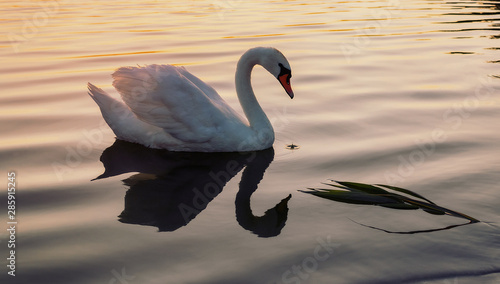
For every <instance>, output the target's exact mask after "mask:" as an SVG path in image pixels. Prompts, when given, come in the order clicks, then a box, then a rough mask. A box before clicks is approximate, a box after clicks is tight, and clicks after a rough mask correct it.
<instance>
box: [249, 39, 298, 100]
mask: <svg viewBox="0 0 500 284" xmlns="http://www.w3.org/2000/svg"><path fill="white" fill-rule="evenodd" d="M255 49H256V50H257V51H258V53H259V55H260V56H259V57H260V58H259V59H260V60H259V64H260V65H262V67H264V68H265V69H266V70H267V71H269V73H271V74H273V75H274V77H276V78H277V79H278V81H279V82H280V83H281V85H282V86H283V88H284V89H285V91H286V93H287V94H288V95H289V96H290V98H292V99H293V91H292V87H291V85H290V78H292V69H291V68H290V63H288V60H286V58H285V56H284V55H283V54H282V53H281V52H280V51H279V50H277V49H275V48H272V47H257V48H255Z"/></svg>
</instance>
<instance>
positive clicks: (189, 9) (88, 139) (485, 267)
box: [0, 0, 500, 284]
mask: <svg viewBox="0 0 500 284" xmlns="http://www.w3.org/2000/svg"><path fill="white" fill-rule="evenodd" d="M0 10H1V11H2V13H1V15H2V16H1V17H0V19H1V22H0V30H1V34H2V38H1V41H0V57H1V58H2V59H1V60H2V64H1V65H0V73H1V79H0V85H1V86H2V93H1V94H0V121H1V123H0V125H1V133H2V135H1V138H0V141H1V143H0V169H1V171H2V172H3V175H4V189H3V190H2V191H1V195H0V196H1V198H0V199H1V200H0V202H1V204H2V206H1V207H0V208H1V210H2V212H1V215H2V223H3V227H4V230H3V231H2V232H1V234H0V253H1V257H0V259H2V261H1V262H0V263H1V264H2V267H3V268H2V273H1V275H0V281H1V283H51V284H54V283H73V284H76V283H82V284H83V283H116V284H118V283H122V284H125V283H130V284H133V283H141V284H143V283H367V284H368V283H435V284H444V283H453V284H457V283H460V284H462V283H499V282H500V226H499V222H500V207H499V206H498V205H499V204H500V155H498V153H499V152H500V142H499V141H500V123H499V120H500V92H499V90H500V69H499V66H500V65H499V63H500V53H499V49H500V41H499V40H500V1H498V0H494V1H482V2H481V1H421V0H420V1H414V0H409V1H398V0H388V1H351V2H348V1H304V0H297V1H293V0H292V1H252V2H245V1H238V0H221V1H202V0H200V1H160V0H158V1H138V0H124V1H114V2H110V1H107V2H105V1H96V0H90V1H86V2H77V1H72V0H47V1H21V2H17V3H16V4H14V3H13V2H12V3H8V2H6V1H4V2H2V3H0ZM255 46H272V47H275V48H277V49H279V50H280V51H281V52H282V53H283V54H284V55H285V56H286V57H287V59H288V61H289V62H290V65H291V68H292V74H293V78H292V79H291V85H292V87H293V89H294V92H295V98H294V99H293V100H290V98H289V97H288V96H287V95H286V93H285V92H284V91H283V89H282V87H281V86H280V84H279V83H278V82H276V80H275V79H273V78H272V76H270V75H269V74H268V73H267V72H265V70H264V69H263V68H260V67H256V68H255V69H254V71H253V75H252V84H253V88H254V91H255V94H256V96H257V98H258V100H259V103H260V104H261V106H262V107H263V109H264V111H265V112H266V113H267V115H268V117H269V119H270V120H271V122H272V123H273V126H274V130H275V133H276V141H275V143H274V147H273V148H272V149H268V150H265V151H259V152H253V153H225V154H221V153H218V154H217V153H212V154H210V153H205V154H199V153H198V154H196V153H172V152H168V151H161V150H152V149H148V148H145V147H142V146H138V145H136V144H131V143H125V142H123V141H118V140H116V139H115V136H114V134H113V132H112V131H111V130H110V128H109V127H108V126H107V125H106V123H105V122H104V120H103V118H102V116H101V113H100V111H99V108H98V107H97V105H96V104H95V103H94V101H93V100H92V99H91V98H90V97H89V95H88V94H87V87H86V85H87V82H92V83H93V84H95V85H96V86H99V87H101V88H103V89H104V90H106V91H108V92H109V93H112V94H115V95H117V92H116V91H115V90H114V88H113V87H112V84H111V83H112V78H111V76H110V74H111V73H113V71H114V70H115V69H116V68H118V67H120V66H137V65H140V66H143V65H147V64H174V65H183V66H186V68H187V70H189V72H191V73H193V74H194V75H196V76H198V77H199V78H201V79H202V80H203V81H205V82H207V83H209V84H210V85H211V86H213V87H214V88H215V89H216V90H217V91H218V93H219V94H220V95H221V96H222V97H223V98H224V99H225V100H226V101H227V102H228V103H229V104H230V105H231V106H232V107H234V109H235V110H236V111H237V112H239V113H241V114H242V113H243V111H242V109H241V107H240V105H239V103H238V99H237V97H236V92H235V84H234V72H235V69H236V63H237V61H238V59H239V57H240V56H241V55H242V54H243V53H244V52H245V51H246V50H248V49H249V48H252V47H255ZM292 145H293V146H292ZM331 180H335V181H340V182H355V183H364V184H385V185H391V186H397V187H400V188H404V189H407V190H409V191H407V192H406V196H407V197H405V198H407V199H404V200H409V201H408V202H410V203H411V204H413V205H412V206H410V205H408V202H406V203H405V204H406V205H405V206H406V207H405V208H406V209H415V210H398V209H396V208H394V207H395V206H392V207H391V206H389V207H390V208H388V207H387V206H377V205H373V204H374V203H373V202H372V201H373V200H374V199H373V200H372V199H371V198H379V197H380V196H375V197H374V196H373V194H368V193H366V192H364V191H363V189H364V188H361V187H359V186H358V187H357V189H354V190H353V191H352V192H351V193H352V194H351V193H349V195H346V194H347V192H349V191H347V190H346V189H345V187H343V186H340V187H342V189H341V190H343V191H344V192H341V193H340V194H344V195H342V196H344V197H346V196H347V199H344V200H343V201H339V198H334V199H335V200H333V199H332V198H330V199H327V198H321V197H318V196H315V195H313V194H308V193H305V192H304V191H306V192H307V191H308V188H323V189H335V188H337V187H333V186H331V185H325V184H324V183H333V182H332V181H331ZM334 185H337V186H338V184H334ZM350 185H352V186H354V187H356V184H350ZM369 188H370V190H371V189H372V188H371V187H369ZM378 188H380V187H378ZM337 189H338V188H337ZM385 189H387V191H389V189H388V188H385ZM339 190H340V189H339ZM391 192H393V193H394V191H391ZM396 193H397V194H399V195H391V196H392V197H391V198H392V200H396V201H395V202H396V203H398V202H399V201H398V200H400V198H402V197H400V196H401V195H405V194H404V192H402V191H399V192H398V191H396ZM408 193H410V195H408ZM411 194H413V195H411ZM382 195H384V196H387V195H385V194H382ZM353 196H356V198H360V199H359V200H358V199H357V201H356V200H353V198H354V197H353ZM394 196H396V197H394ZM408 196H409V197H408ZM419 196H421V197H424V198H425V199H426V200H427V201H426V200H424V199H422V198H420V197H419ZM408 198H410V199H408ZM377 200H378V199H377ZM414 200H418V202H417V201H414ZM12 201H14V202H12ZM368 201H370V202H368ZM9 202H10V203H9ZM360 203H362V204H360ZM415 204H417V205H415ZM378 205H380V204H378ZM382 205H384V204H382ZM398 206H402V205H401V203H398ZM436 206H439V207H436ZM396 207H397V206H396ZM410 207H412V208H410ZM399 209H401V208H399ZM429 213H432V214H429ZM464 216H467V217H464ZM468 217H470V218H468ZM472 218H473V219H474V220H478V221H479V222H476V221H473V222H469V221H470V220H472ZM14 274H15V276H13V275H14Z"/></svg>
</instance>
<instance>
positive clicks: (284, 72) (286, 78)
mask: <svg viewBox="0 0 500 284" xmlns="http://www.w3.org/2000/svg"><path fill="white" fill-rule="evenodd" d="M279 66H280V68H281V71H280V74H279V75H278V81H280V83H281V86H283V88H284V89H285V91H286V93H287V94H288V95H289V96H290V98H291V99H293V96H294V95H293V90H292V86H290V78H292V71H291V70H290V69H288V68H286V67H285V66H283V64H281V63H279Z"/></svg>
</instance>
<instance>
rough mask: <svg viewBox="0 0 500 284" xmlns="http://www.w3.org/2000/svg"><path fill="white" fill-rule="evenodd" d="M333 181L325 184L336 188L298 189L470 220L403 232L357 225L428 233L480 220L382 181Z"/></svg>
mask: <svg viewBox="0 0 500 284" xmlns="http://www.w3.org/2000/svg"><path fill="white" fill-rule="evenodd" d="M332 182H335V183H336V184H334V183H324V184H325V185H328V186H332V187H335V188H336V189H329V188H308V190H300V191H301V192H304V193H308V194H312V195H315V196H318V197H321V198H326V199H330V200H333V201H337V202H343V203H351V204H364V205H377V206H381V207H386V208H392V209H400V210H416V209H422V210H423V211H425V212H427V213H429V214H434V215H449V216H453V217H457V218H462V219H466V220H468V221H469V222H468V223H465V224H459V225H452V226H448V227H444V228H438V229H429V230H418V231H405V232H397V231H389V230H385V229H381V228H377V227H374V226H368V225H364V224H361V223H358V222H355V221H353V222H355V223H357V224H360V225H362V226H365V227H368V228H372V229H377V230H381V231H384V232H387V233H396V234H415V233H428V232H434V231H441V230H448V229H451V228H455V227H459V226H463V225H468V224H472V223H477V222H480V221H479V220H477V219H475V218H472V217H470V216H467V215H465V214H463V213H460V212H457V211H453V210H450V209H447V208H444V207H441V206H439V205H437V204H435V203H434V202H432V201H430V200H429V199H427V198H425V197H423V196H422V195H420V194H418V193H415V192H413V191H410V190H408V189H404V188H400V187H395V186H390V185H384V184H376V185H371V184H364V183H356V182H345V181H335V180H332ZM388 190H391V191H395V192H397V193H395V192H389V191H388ZM401 193H402V194H401ZM403 194H405V195H409V196H411V197H413V198H411V197H408V196H405V195H403Z"/></svg>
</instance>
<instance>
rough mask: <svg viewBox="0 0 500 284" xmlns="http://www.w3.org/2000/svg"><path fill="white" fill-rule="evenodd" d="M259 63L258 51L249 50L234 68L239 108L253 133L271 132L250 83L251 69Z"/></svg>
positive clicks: (268, 122)
mask: <svg viewBox="0 0 500 284" xmlns="http://www.w3.org/2000/svg"><path fill="white" fill-rule="evenodd" d="M258 63H259V49H258V48H255V49H251V50H249V51H247V52H246V53H245V54H243V56H241V58H240V60H239V61H238V66H237V68H236V93H237V94H238V99H239V101H240V104H241V107H242V108H243V111H244V112H245V115H246V117H247V119H248V122H249V123H250V127H251V128H252V129H254V130H255V131H271V132H272V131H273V128H272V125H271V122H270V121H269V119H268V118H267V116H266V114H265V113H264V111H263V110H262V107H261V106H260V105H259V102H258V101H257V98H255V94H254V92H253V89H252V85H251V82H250V79H251V73H252V69H253V67H254V66H255V65H256V64H258Z"/></svg>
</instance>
